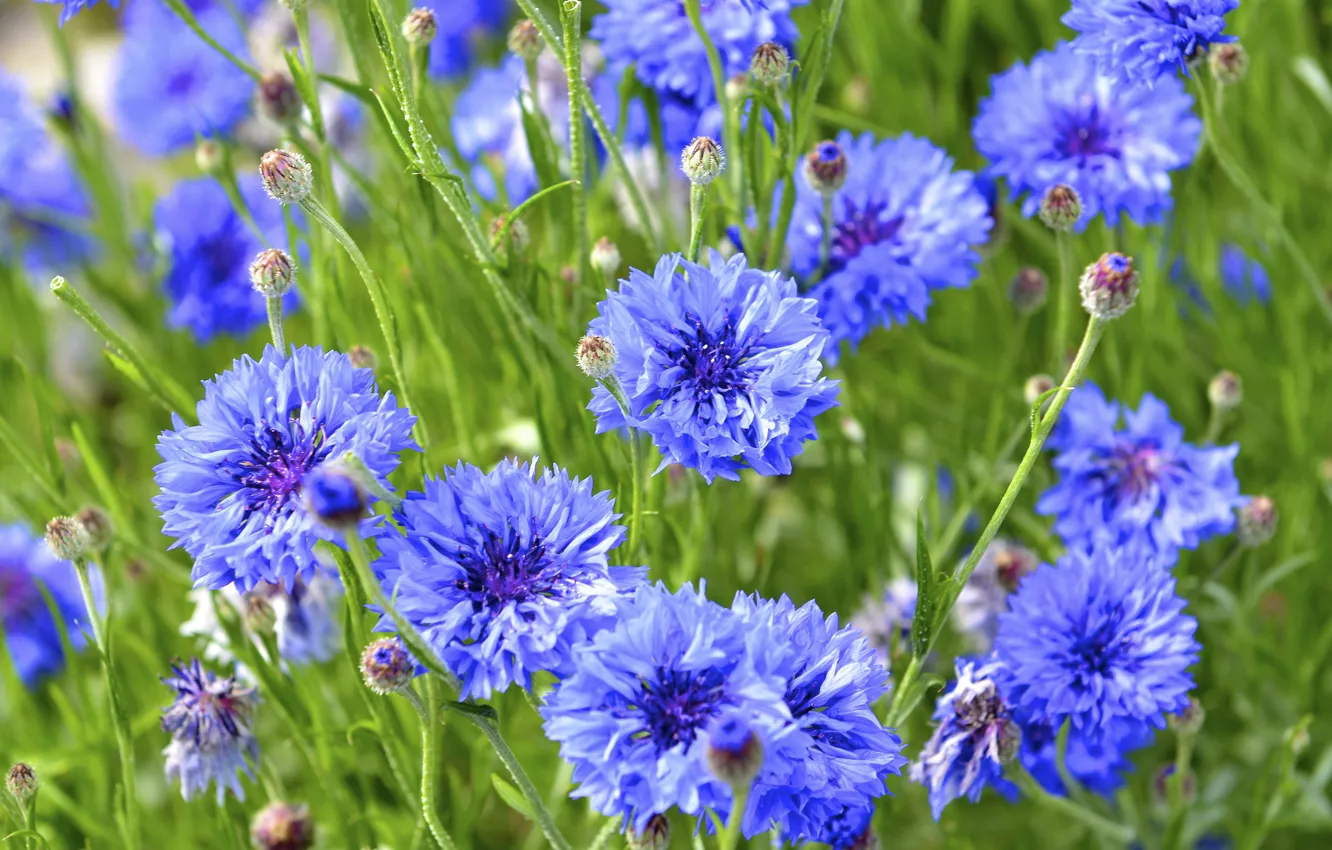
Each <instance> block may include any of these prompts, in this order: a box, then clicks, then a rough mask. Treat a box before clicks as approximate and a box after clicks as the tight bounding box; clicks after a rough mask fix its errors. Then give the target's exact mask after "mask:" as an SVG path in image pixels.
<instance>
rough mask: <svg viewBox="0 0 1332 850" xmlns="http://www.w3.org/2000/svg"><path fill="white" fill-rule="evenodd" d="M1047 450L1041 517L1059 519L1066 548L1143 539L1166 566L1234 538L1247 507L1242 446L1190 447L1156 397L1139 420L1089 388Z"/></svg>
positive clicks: (1142, 407) (1075, 399)
mask: <svg viewBox="0 0 1332 850" xmlns="http://www.w3.org/2000/svg"><path fill="white" fill-rule="evenodd" d="M1121 416H1122V417H1123V422H1124V425H1123V427H1120V425H1119V422H1120V418H1121ZM1047 446H1048V447H1049V448H1051V449H1052V450H1054V452H1055V459H1054V468H1055V470H1056V472H1058V474H1059V480H1058V482H1057V483H1056V484H1055V485H1054V486H1053V487H1051V488H1050V489H1049V490H1046V491H1045V492H1044V493H1043V494H1041V497H1040V499H1039V500H1038V501H1037V503H1036V511H1037V513H1041V514H1045V515H1047V516H1053V517H1055V523H1054V530H1055V532H1056V533H1057V534H1059V535H1060V536H1061V537H1063V538H1064V540H1065V542H1066V543H1068V544H1069V545H1070V546H1072V545H1078V544H1084V543H1088V542H1094V541H1097V540H1105V541H1108V542H1111V543H1122V542H1124V541H1126V540H1128V539H1130V538H1132V537H1137V536H1142V537H1144V538H1145V540H1146V541H1147V542H1148V543H1149V544H1150V545H1151V546H1152V547H1154V548H1155V549H1156V550H1157V551H1158V552H1160V553H1161V554H1162V556H1163V557H1165V558H1166V559H1167V562H1169V561H1171V560H1173V558H1174V554H1175V552H1176V551H1177V550H1178V549H1181V548H1183V549H1195V548H1197V547H1198V545H1199V544H1201V543H1202V542H1203V541H1205V540H1207V539H1209V538H1211V537H1214V536H1216V535H1220V534H1228V533H1230V532H1231V531H1233V530H1234V528H1235V509H1236V508H1239V507H1241V506H1243V505H1244V504H1245V502H1246V501H1247V500H1246V499H1245V497H1243V496H1241V495H1240V490H1239V481H1238V479H1237V478H1236V477H1235V469H1234V463H1235V456H1236V454H1238V452H1239V446H1238V445H1230V446H1194V445H1191V444H1189V443H1186V442H1184V429H1183V428H1182V427H1180V425H1179V424H1178V423H1176V422H1174V421H1173V420H1172V419H1171V418H1170V411H1169V409H1168V408H1167V407H1166V406H1165V404H1164V403H1163V402H1162V401H1161V400H1160V399H1158V398H1156V397H1155V396H1153V395H1151V394H1150V393H1149V394H1147V395H1144V396H1143V398H1142V402H1141V403H1140V404H1139V406H1138V409H1137V410H1136V411H1134V410H1130V409H1128V408H1127V406H1125V405H1123V404H1121V403H1119V402H1113V401H1108V400H1107V399H1106V398H1105V396H1104V395H1103V394H1102V392H1101V389H1100V387H1098V386H1096V385H1095V384H1092V383H1087V384H1084V385H1083V386H1081V387H1079V388H1078V389H1076V390H1074V391H1073V393H1072V395H1071V396H1069V399H1068V403H1067V405H1066V406H1065V408H1064V413H1063V416H1062V417H1061V418H1060V420H1059V424H1058V426H1057V427H1056V428H1055V430H1054V433H1052V434H1051V436H1050V439H1049V441H1048V442H1047Z"/></svg>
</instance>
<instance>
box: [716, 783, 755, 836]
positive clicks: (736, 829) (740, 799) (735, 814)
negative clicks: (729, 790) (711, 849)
mask: <svg viewBox="0 0 1332 850" xmlns="http://www.w3.org/2000/svg"><path fill="white" fill-rule="evenodd" d="M734 793H735V800H734V801H733V803H732V805H731V814H730V815H729V816H728V817H727V818H726V826H725V827H724V828H723V829H722V831H721V834H720V835H718V836H717V847H718V850H735V848H736V847H737V846H738V844H739V842H740V825H741V824H742V823H744V820H745V807H746V806H747V805H748V803H749V786H747V785H744V786H740V787H737V788H735V789H734Z"/></svg>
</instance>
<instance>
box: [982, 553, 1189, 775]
mask: <svg viewBox="0 0 1332 850" xmlns="http://www.w3.org/2000/svg"><path fill="white" fill-rule="evenodd" d="M1185 604H1186V603H1185V601H1184V600H1183V599H1181V598H1180V597H1179V596H1178V595H1176V593H1175V581H1174V578H1173V577H1172V576H1171V574H1170V572H1169V571H1168V570H1167V569H1166V567H1165V564H1164V563H1163V562H1162V560H1161V559H1160V558H1158V557H1154V556H1153V555H1152V554H1151V553H1149V552H1148V551H1147V550H1146V549H1145V548H1143V547H1141V546H1113V545H1107V546H1096V547H1094V548H1092V549H1090V550H1081V549H1073V550H1070V551H1069V553H1068V554H1067V555H1066V556H1065V557H1063V558H1061V559H1060V561H1059V563H1058V564H1057V565H1056V566H1055V567H1053V568H1051V567H1042V568H1040V569H1037V570H1036V571H1035V572H1034V573H1032V574H1031V575H1029V576H1027V577H1026V578H1025V579H1023V581H1022V584H1021V585H1020V586H1019V587H1018V590H1017V593H1016V594H1014V595H1013V597H1012V599H1011V600H1010V606H1011V610H1009V611H1008V612H1007V613H1004V614H1001V615H1000V617H999V634H998V636H997V637H996V638H995V655H996V656H997V657H998V658H999V660H1000V661H1001V662H1002V666H1001V668H1000V669H999V671H998V672H997V673H996V681H997V682H998V684H999V692H1000V695H1001V696H1002V697H1003V699H1004V701H1005V702H1006V703H1007V704H1008V705H1009V707H1010V709H1011V710H1012V711H1013V714H1014V716H1015V717H1016V718H1017V719H1018V721H1019V722H1020V723H1022V724H1023V726H1024V727H1025V726H1027V725H1029V724H1044V725H1046V726H1047V727H1048V728H1049V729H1052V730H1057V729H1059V727H1061V726H1062V725H1063V724H1064V722H1065V721H1068V722H1069V723H1070V728H1071V730H1072V733H1073V734H1074V735H1076V736H1078V737H1079V738H1080V739H1081V740H1082V741H1084V742H1085V743H1086V745H1087V746H1088V747H1089V749H1090V750H1091V753H1092V755H1093V756H1095V755H1097V754H1098V752H1105V751H1108V750H1112V749H1114V750H1117V749H1118V748H1120V747H1121V745H1122V744H1123V743H1124V742H1125V741H1126V740H1132V739H1140V738H1141V737H1142V736H1143V735H1144V734H1148V733H1149V732H1150V729H1151V728H1162V727H1164V726H1165V715H1166V714H1167V713H1173V712H1177V711H1180V710H1182V709H1183V708H1185V707H1186V706H1187V705H1188V692H1189V690H1190V689H1191V688H1192V687H1193V679H1192V678H1191V677H1190V675H1189V673H1188V668H1189V667H1190V666H1192V665H1193V664H1194V663H1195V662H1197V660H1198V653H1199V651H1200V649H1201V647H1200V646H1199V645H1198V643H1197V642H1196V641H1195V640H1194V638H1193V635H1194V632H1195V630H1196V629H1197V627H1198V623H1197V621H1196V620H1195V619H1194V618H1193V617H1190V616H1187V615H1186V614H1184V613H1183V611H1184V607H1185Z"/></svg>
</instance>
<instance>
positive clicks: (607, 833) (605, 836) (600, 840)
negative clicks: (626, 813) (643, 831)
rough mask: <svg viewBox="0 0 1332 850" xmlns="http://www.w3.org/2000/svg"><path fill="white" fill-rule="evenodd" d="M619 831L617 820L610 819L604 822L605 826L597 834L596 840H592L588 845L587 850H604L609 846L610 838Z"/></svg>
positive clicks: (618, 820)
mask: <svg viewBox="0 0 1332 850" xmlns="http://www.w3.org/2000/svg"><path fill="white" fill-rule="evenodd" d="M619 829H620V819H619V818H617V817H616V818H611V819H610V820H608V821H606V825H605V826H603V827H602V828H601V831H600V832H598V833H597V836H596V838H593V839H592V843H591V844H589V845H588V847H587V850H605V848H606V847H607V846H609V845H610V842H611V838H612V837H613V836H614V835H615V833H617V832H618V831H619Z"/></svg>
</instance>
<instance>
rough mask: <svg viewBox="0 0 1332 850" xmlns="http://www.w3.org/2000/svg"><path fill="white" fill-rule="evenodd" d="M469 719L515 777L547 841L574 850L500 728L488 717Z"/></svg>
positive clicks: (469, 715)
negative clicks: (561, 832)
mask: <svg viewBox="0 0 1332 850" xmlns="http://www.w3.org/2000/svg"><path fill="white" fill-rule="evenodd" d="M467 717H468V718H469V719H470V720H471V721H472V722H473V723H474V724H476V726H477V727H478V728H479V729H480V730H481V731H482V733H483V734H485V736H486V738H487V739H488V740H489V741H490V745H491V747H493V748H494V750H495V755H497V756H499V760H500V761H501V762H502V763H503V764H504V766H505V768H507V769H508V771H509V776H511V777H513V781H514V784H515V785H517V786H518V790H519V791H521V792H522V793H523V797H524V798H526V800H527V804H528V805H529V806H531V807H532V814H533V816H535V817H536V821H537V824H538V825H539V826H540V827H541V831H542V832H543V833H545V835H546V840H547V841H549V842H550V845H551V846H552V847H554V848H555V850H572V845H570V844H569V842H568V841H567V840H566V839H565V837H564V836H563V835H561V834H560V830H559V827H557V826H556V825H555V819H554V818H553V817H551V815H550V810H549V809H547V808H546V802H545V801H544V800H542V799H541V795H540V794H539V793H537V789H536V786H535V785H533V784H532V780H531V779H529V778H528V776H527V771H525V770H523V766H522V764H521V763H520V762H519V761H518V757H517V756H515V755H514V754H513V750H511V749H509V745H508V744H507V743H506V742H505V740H504V736H503V735H501V734H500V731H499V727H498V726H496V725H495V722H494V721H493V720H491V719H489V718H488V717H482V716H480V715H476V714H472V713H470V712H469V713H468V714H467Z"/></svg>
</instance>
